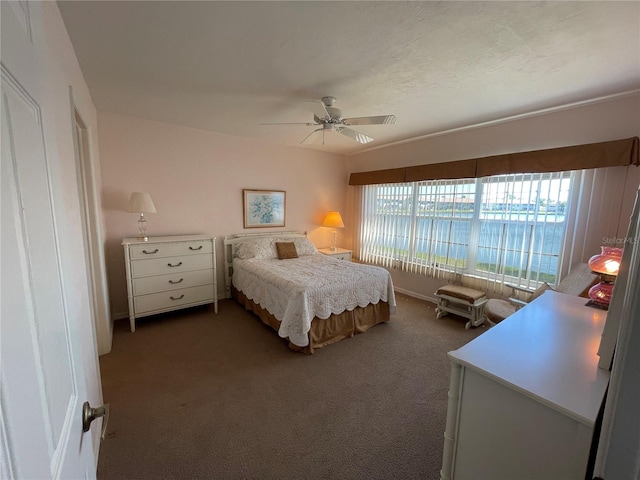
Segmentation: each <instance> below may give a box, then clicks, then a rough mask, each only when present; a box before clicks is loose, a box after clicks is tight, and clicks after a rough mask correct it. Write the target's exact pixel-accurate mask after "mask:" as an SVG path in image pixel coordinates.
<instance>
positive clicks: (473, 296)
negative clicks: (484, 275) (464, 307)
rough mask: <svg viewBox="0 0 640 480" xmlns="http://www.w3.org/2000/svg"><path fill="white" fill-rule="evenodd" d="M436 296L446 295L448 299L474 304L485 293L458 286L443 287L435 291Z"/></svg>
mask: <svg viewBox="0 0 640 480" xmlns="http://www.w3.org/2000/svg"><path fill="white" fill-rule="evenodd" d="M436 295H448V296H449V297H453V298H459V299H460V300H464V301H465V302H468V303H475V302H476V301H477V300H480V299H481V298H484V296H485V293H484V292H481V291H480V290H475V289H473V288H468V287H461V286H459V285H445V286H444V287H440V288H439V289H438V290H437V291H436Z"/></svg>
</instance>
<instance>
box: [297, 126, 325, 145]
mask: <svg viewBox="0 0 640 480" xmlns="http://www.w3.org/2000/svg"><path fill="white" fill-rule="evenodd" d="M322 130H323V129H322V128H316V129H315V130H314V131H313V132H311V133H310V134H309V135H307V136H306V137H304V138H303V139H302V141H301V142H300V145H309V144H310V143H313V141H314V140H315V139H316V133H318V132H321V131H322Z"/></svg>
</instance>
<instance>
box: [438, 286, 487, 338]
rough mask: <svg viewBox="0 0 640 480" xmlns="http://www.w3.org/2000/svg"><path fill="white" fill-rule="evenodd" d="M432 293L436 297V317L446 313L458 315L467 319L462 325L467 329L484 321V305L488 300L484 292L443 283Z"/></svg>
mask: <svg viewBox="0 0 640 480" xmlns="http://www.w3.org/2000/svg"><path fill="white" fill-rule="evenodd" d="M434 295H435V296H436V298H437V299H438V306H437V307H436V317H437V318H442V317H444V316H445V315H447V314H448V313H453V314H455V315H460V316H461V317H464V318H468V319H469V321H468V322H467V323H466V325H465V326H464V328H467V329H468V328H470V327H477V326H479V325H482V324H483V323H484V321H485V315H484V305H485V304H486V303H487V301H488V299H487V296H486V295H485V293H484V292H481V291H480V290H474V289H473V288H468V287H461V286H459V285H445V286H444V287H440V288H439V289H438V290H437V291H436V293H435V294H434Z"/></svg>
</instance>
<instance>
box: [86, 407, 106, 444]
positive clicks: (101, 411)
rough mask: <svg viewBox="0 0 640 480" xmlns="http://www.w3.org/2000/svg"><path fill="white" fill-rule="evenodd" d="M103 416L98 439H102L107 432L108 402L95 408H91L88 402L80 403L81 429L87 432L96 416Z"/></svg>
mask: <svg viewBox="0 0 640 480" xmlns="http://www.w3.org/2000/svg"><path fill="white" fill-rule="evenodd" d="M100 417H104V419H103V420H102V431H101V432H100V440H104V436H105V434H106V433H107V423H108V422H109V404H108V403H105V404H104V405H100V406H99V407H96V408H91V405H89V402H84V404H83V405H82V431H83V432H88V431H89V428H91V422H93V421H94V420H95V419H96V418H100Z"/></svg>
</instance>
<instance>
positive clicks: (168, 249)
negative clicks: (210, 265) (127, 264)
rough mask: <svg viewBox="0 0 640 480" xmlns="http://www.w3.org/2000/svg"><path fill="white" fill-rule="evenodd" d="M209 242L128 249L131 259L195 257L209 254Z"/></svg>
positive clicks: (139, 246) (156, 244) (149, 245)
mask: <svg viewBox="0 0 640 480" xmlns="http://www.w3.org/2000/svg"><path fill="white" fill-rule="evenodd" d="M211 250H212V244H211V241H210V240H202V241H197V240H194V241H191V242H178V243H151V244H146V245H132V246H131V249H130V252H131V253H130V254H131V259H132V260H138V259H142V258H158V257H174V256H183V255H197V254H199V253H200V254H201V253H211Z"/></svg>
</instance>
